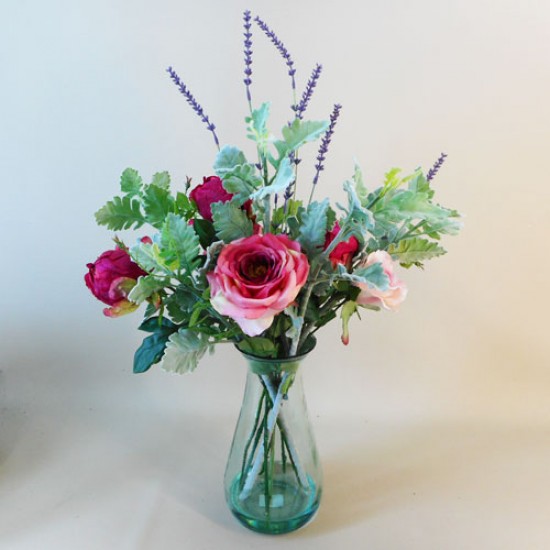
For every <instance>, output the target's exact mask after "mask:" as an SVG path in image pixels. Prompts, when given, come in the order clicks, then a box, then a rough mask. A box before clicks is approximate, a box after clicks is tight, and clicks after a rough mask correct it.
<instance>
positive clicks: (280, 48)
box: [254, 17, 296, 91]
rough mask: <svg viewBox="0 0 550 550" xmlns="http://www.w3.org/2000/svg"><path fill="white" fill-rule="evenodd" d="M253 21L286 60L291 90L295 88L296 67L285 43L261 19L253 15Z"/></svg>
mask: <svg viewBox="0 0 550 550" xmlns="http://www.w3.org/2000/svg"><path fill="white" fill-rule="evenodd" d="M254 21H255V22H256V23H257V24H258V26H259V27H260V29H262V31H264V33H265V34H266V36H267V37H268V38H269V39H270V40H271V42H273V45H274V46H275V47H276V48H277V50H278V51H279V53H280V54H281V55H282V57H283V59H284V60H285V62H286V66H287V67H288V74H289V76H290V78H291V79H292V90H293V91H294V90H296V81H295V80H294V75H295V74H296V69H295V68H294V61H293V60H292V57H290V53H288V50H287V49H286V47H285V45H284V44H283V43H282V42H281V41H280V40H279V38H278V37H277V35H276V34H275V33H274V32H273V31H272V30H271V29H270V28H269V27H268V26H267V24H266V23H265V22H264V21H262V20H261V19H260V18H259V17H255V18H254Z"/></svg>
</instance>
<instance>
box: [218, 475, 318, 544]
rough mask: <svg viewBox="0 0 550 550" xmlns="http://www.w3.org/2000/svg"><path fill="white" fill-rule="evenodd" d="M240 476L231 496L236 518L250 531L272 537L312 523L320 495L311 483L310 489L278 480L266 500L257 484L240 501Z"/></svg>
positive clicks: (234, 483)
mask: <svg viewBox="0 0 550 550" xmlns="http://www.w3.org/2000/svg"><path fill="white" fill-rule="evenodd" d="M239 478H240V476H237V478H236V479H235V480H234V482H233V484H232V486H231V490H230V494H229V495H228V496H229V499H228V501H229V508H230V509H231V512H232V513H233V515H234V516H235V517H236V518H237V519H238V520H239V521H240V522H241V523H242V524H243V525H244V526H245V527H247V528H248V529H251V530H252V531H256V532H258V533H264V534H269V535H282V534H284V533H290V532H291V531H295V530H296V529H299V528H300V527H303V526H304V525H305V524H306V523H308V522H309V521H311V519H312V518H313V516H314V515H315V513H316V512H317V509H318V508H319V501H320V496H321V495H320V493H319V491H318V490H317V488H316V486H315V484H314V483H313V482H312V481H311V480H310V485H309V487H307V488H302V487H299V486H297V485H296V483H289V482H286V481H284V480H282V481H275V482H274V483H273V487H272V489H271V494H270V495H269V496H268V497H267V499H266V492H265V488H264V486H263V484H261V483H259V484H257V485H256V486H255V487H254V488H253V489H252V491H251V492H250V494H249V495H248V496H247V497H246V498H245V499H241V484H240V479H239Z"/></svg>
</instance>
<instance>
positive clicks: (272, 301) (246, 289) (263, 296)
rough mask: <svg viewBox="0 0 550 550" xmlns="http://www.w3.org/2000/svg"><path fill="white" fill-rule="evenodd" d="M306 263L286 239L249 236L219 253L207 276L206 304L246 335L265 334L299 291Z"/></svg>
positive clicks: (305, 278) (306, 274) (307, 270)
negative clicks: (207, 297)
mask: <svg viewBox="0 0 550 550" xmlns="http://www.w3.org/2000/svg"><path fill="white" fill-rule="evenodd" d="M308 273H309V263H308V261H307V257H306V255H305V254H302V252H301V251H300V245H299V244H298V243H297V242H295V241H291V240H290V239H289V238H288V237H287V236H286V235H272V234H271V233H268V234H267V235H252V236H251V237H245V238H243V239H239V240H237V241H234V242H232V243H230V244H228V245H226V246H224V248H223V249H222V251H221V253H220V255H219V257H218V261H217V264H216V267H215V268H214V270H213V271H211V272H210V273H208V274H207V275H206V276H207V278H208V283H209V284H210V290H211V298H210V301H211V303H212V306H213V307H214V309H215V310H216V311H217V312H219V313H221V314H222V315H227V316H228V317H231V318H232V319H234V320H235V321H236V322H237V324H238V325H239V326H240V327H241V329H242V331H243V332H244V333H245V334H247V335H248V336H257V335H258V334H261V333H262V332H263V331H264V330H266V329H268V328H269V327H270V326H271V323H273V318H274V317H275V315H277V314H278V313H280V312H281V311H283V309H285V308H286V307H287V306H288V305H290V304H291V303H292V302H293V301H294V300H295V299H296V296H297V295H298V293H299V292H300V289H301V288H302V287H303V286H304V284H305V282H306V280H307V276H308Z"/></svg>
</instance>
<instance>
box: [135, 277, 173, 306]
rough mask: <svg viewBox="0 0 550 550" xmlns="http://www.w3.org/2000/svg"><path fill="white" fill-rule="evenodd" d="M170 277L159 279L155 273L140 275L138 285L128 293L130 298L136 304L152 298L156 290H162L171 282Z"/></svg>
mask: <svg viewBox="0 0 550 550" xmlns="http://www.w3.org/2000/svg"><path fill="white" fill-rule="evenodd" d="M169 282H170V281H169V279H166V278H163V279H159V278H158V277H155V276H153V275H147V276H145V277H143V276H142V277H139V278H138V280H137V283H136V285H135V286H134V287H133V288H132V290H131V291H130V294H128V300H130V301H131V302H134V303H135V304H141V303H143V302H144V301H145V300H147V298H150V297H151V296H152V295H153V294H154V293H155V292H158V291H159V290H162V289H163V288H164V287H166V286H167V285H168V284H169Z"/></svg>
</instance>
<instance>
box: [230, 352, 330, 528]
mask: <svg viewBox="0 0 550 550" xmlns="http://www.w3.org/2000/svg"><path fill="white" fill-rule="evenodd" d="M243 356H244V357H245V359H246V361H247V363H248V373H247V378H246V387H245V392H244V398H243V403H242V407H241V412H240V415H239V420H238V422H237V426H236V429H235V435H234V436H233V443H232V445H231V450H230V453H229V459H228V461H227V467H226V471H225V483H224V484H225V496H226V500H227V503H228V505H229V508H230V510H231V512H232V513H233V514H234V515H235V516H236V517H237V519H238V520H239V521H240V522H241V523H242V524H243V525H245V526H246V527H248V528H249V529H252V530H253V531H258V532H261V533H268V534H281V533H288V532H289V531H294V530H295V529H298V528H300V527H302V526H303V525H305V524H306V523H307V522H308V521H310V520H311V519H312V517H313V516H314V514H315V512H316V511H317V508H318V507H319V502H320V498H321V489H322V471H321V466H320V464H319V459H318V455H317V448H316V446H315V440H314V437H313V432H312V428H311V424H310V421H309V418H308V413H307V408H306V400H305V396H304V389H303V384H302V373H301V368H300V364H301V363H302V360H303V359H304V358H305V355H303V356H299V357H293V358H288V359H266V358H260V357H255V356H251V355H247V354H244V353H243Z"/></svg>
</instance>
